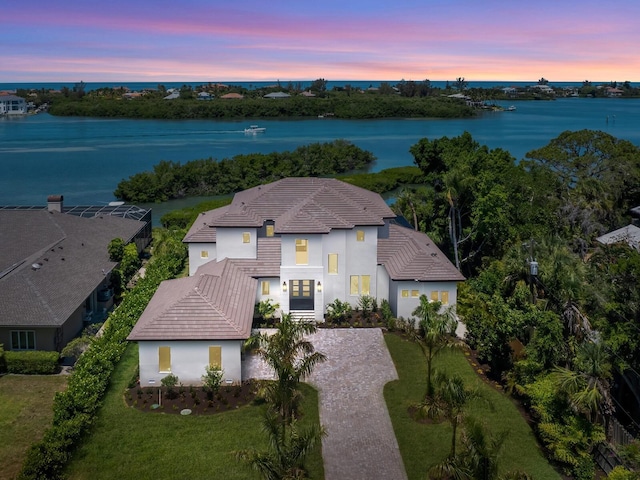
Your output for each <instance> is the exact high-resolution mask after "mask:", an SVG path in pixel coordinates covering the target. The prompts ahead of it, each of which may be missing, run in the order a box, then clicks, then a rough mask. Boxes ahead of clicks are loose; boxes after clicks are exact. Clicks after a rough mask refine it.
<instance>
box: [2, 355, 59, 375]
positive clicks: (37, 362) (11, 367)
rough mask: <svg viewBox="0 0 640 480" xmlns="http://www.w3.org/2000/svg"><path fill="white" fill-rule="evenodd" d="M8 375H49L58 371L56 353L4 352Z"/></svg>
mask: <svg viewBox="0 0 640 480" xmlns="http://www.w3.org/2000/svg"><path fill="white" fill-rule="evenodd" d="M4 358H5V361H6V366H7V372H8V373H19V374H22V375H50V374H52V373H56V372H57V371H58V361H59V360H60V354H59V353H58V352H45V351H26V352H24V351H21V352H14V351H8V352H4Z"/></svg>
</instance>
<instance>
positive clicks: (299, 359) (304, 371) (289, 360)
mask: <svg viewBox="0 0 640 480" xmlns="http://www.w3.org/2000/svg"><path fill="white" fill-rule="evenodd" d="M316 330H317V327H316V326H315V325H314V324H312V323H309V322H298V321H295V320H293V319H292V318H291V315H290V314H283V315H282V319H281V320H280V322H279V323H278V324H277V325H276V332H275V333H274V334H266V333H260V334H257V335H254V336H252V337H251V338H249V339H248V340H247V342H246V343H245V348H255V349H256V353H257V354H258V355H260V356H261V357H262V358H263V360H264V361H265V362H266V363H267V364H268V365H269V366H270V367H271V368H273V370H274V372H275V375H276V380H275V382H272V383H269V384H267V386H266V388H265V392H266V398H267V401H268V402H269V403H270V404H271V405H272V407H273V409H274V410H275V411H276V412H277V413H278V414H279V415H280V418H281V419H282V422H283V426H284V428H286V426H287V425H288V424H290V423H291V422H292V420H293V419H294V417H295V415H296V413H297V410H298V406H299V403H300V399H301V398H302V397H301V394H300V390H299V389H298V386H299V383H300V382H301V381H302V380H304V379H305V378H306V377H307V376H308V375H310V374H311V372H312V371H313V368H314V367H315V366H316V365H317V364H318V363H320V362H323V361H324V360H325V359H326V357H325V355H324V354H322V353H320V352H316V351H315V348H314V346H313V344H312V343H311V342H310V341H309V340H306V339H305V338H304V337H305V335H310V334H312V333H314V332H316ZM284 428H283V430H284Z"/></svg>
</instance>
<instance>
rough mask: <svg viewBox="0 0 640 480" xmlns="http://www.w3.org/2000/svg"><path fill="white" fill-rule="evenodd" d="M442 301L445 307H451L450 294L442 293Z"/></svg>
mask: <svg viewBox="0 0 640 480" xmlns="http://www.w3.org/2000/svg"><path fill="white" fill-rule="evenodd" d="M440 301H441V302H442V304H443V305H449V292H440Z"/></svg>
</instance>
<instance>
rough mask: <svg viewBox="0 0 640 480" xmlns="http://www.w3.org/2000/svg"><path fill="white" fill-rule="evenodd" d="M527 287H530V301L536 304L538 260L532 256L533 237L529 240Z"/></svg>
mask: <svg viewBox="0 0 640 480" xmlns="http://www.w3.org/2000/svg"><path fill="white" fill-rule="evenodd" d="M528 263H529V288H530V289H531V303H533V304H534V305H535V304H536V300H537V298H536V288H535V283H536V278H537V277H538V262H536V260H535V258H534V257H533V238H532V239H531V240H530V241H529V262H528Z"/></svg>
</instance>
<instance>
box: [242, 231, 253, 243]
mask: <svg viewBox="0 0 640 480" xmlns="http://www.w3.org/2000/svg"><path fill="white" fill-rule="evenodd" d="M242 243H251V234H250V233H249V232H244V233H243V234H242Z"/></svg>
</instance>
